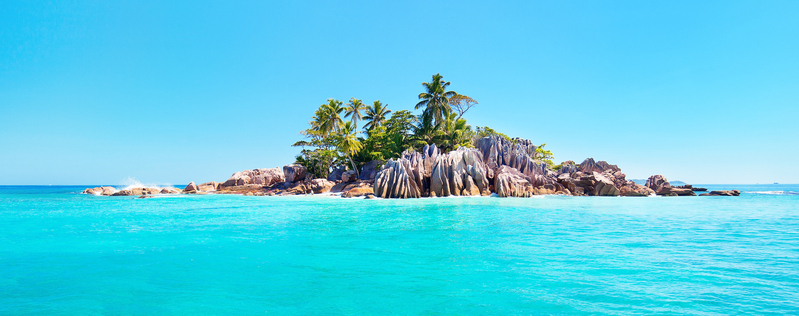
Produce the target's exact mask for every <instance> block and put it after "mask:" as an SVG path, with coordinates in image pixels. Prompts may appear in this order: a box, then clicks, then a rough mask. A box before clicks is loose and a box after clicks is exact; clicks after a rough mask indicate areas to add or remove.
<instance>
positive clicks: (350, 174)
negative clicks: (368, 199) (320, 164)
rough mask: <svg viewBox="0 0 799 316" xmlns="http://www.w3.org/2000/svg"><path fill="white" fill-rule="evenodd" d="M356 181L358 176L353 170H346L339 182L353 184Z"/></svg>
mask: <svg viewBox="0 0 799 316" xmlns="http://www.w3.org/2000/svg"><path fill="white" fill-rule="evenodd" d="M356 180H358V174H357V173H356V172H355V171H354V170H347V171H344V173H342V174H341V182H355V181H356Z"/></svg>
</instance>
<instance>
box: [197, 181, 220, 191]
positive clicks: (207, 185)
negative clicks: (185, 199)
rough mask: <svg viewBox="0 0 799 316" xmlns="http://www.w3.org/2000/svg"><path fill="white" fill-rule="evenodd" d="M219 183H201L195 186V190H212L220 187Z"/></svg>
mask: <svg viewBox="0 0 799 316" xmlns="http://www.w3.org/2000/svg"><path fill="white" fill-rule="evenodd" d="M221 185H222V184H221V183H216V182H215V181H211V182H206V183H202V184H200V185H198V186H197V191H202V192H214V191H216V190H219V189H220V186H221Z"/></svg>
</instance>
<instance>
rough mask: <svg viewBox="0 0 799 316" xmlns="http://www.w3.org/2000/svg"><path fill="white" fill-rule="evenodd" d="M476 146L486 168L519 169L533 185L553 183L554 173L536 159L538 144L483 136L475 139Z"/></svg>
mask: <svg viewBox="0 0 799 316" xmlns="http://www.w3.org/2000/svg"><path fill="white" fill-rule="evenodd" d="M477 148H478V150H480V152H481V154H482V155H483V161H484V162H485V164H486V167H487V168H488V169H491V170H492V171H493V172H496V171H497V170H498V169H499V167H501V166H509V167H512V168H514V169H516V170H519V171H520V172H521V173H523V174H524V175H525V176H527V177H528V178H530V182H531V184H533V185H534V186H542V185H545V184H554V183H555V182H556V181H555V178H556V176H557V174H556V173H554V172H552V171H551V170H549V167H548V166H547V164H546V163H544V162H542V161H537V157H538V154H537V153H536V149H537V148H538V146H536V145H533V142H531V141H530V140H528V139H520V138H515V139H513V140H507V139H505V138H503V137H500V136H494V137H483V138H481V139H479V140H478V141H477Z"/></svg>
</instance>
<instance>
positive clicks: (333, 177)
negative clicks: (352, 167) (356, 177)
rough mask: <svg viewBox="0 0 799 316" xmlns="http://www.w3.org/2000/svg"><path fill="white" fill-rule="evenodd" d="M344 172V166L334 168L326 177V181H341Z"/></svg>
mask: <svg viewBox="0 0 799 316" xmlns="http://www.w3.org/2000/svg"><path fill="white" fill-rule="evenodd" d="M344 171H347V168H346V167H344V166H339V167H337V168H334V169H333V171H332V172H330V174H328V175H327V180H328V181H341V175H342V174H344Z"/></svg>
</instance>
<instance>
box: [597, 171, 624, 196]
mask: <svg viewBox="0 0 799 316" xmlns="http://www.w3.org/2000/svg"><path fill="white" fill-rule="evenodd" d="M593 176H594V180H595V181H594V184H593V186H594V190H593V192H592V194H591V195H594V196H617V195H619V193H620V192H619V188H617V187H616V185H615V184H614V183H613V181H611V180H610V179H608V177H606V176H604V175H603V174H601V173H598V172H594V174H593Z"/></svg>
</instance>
